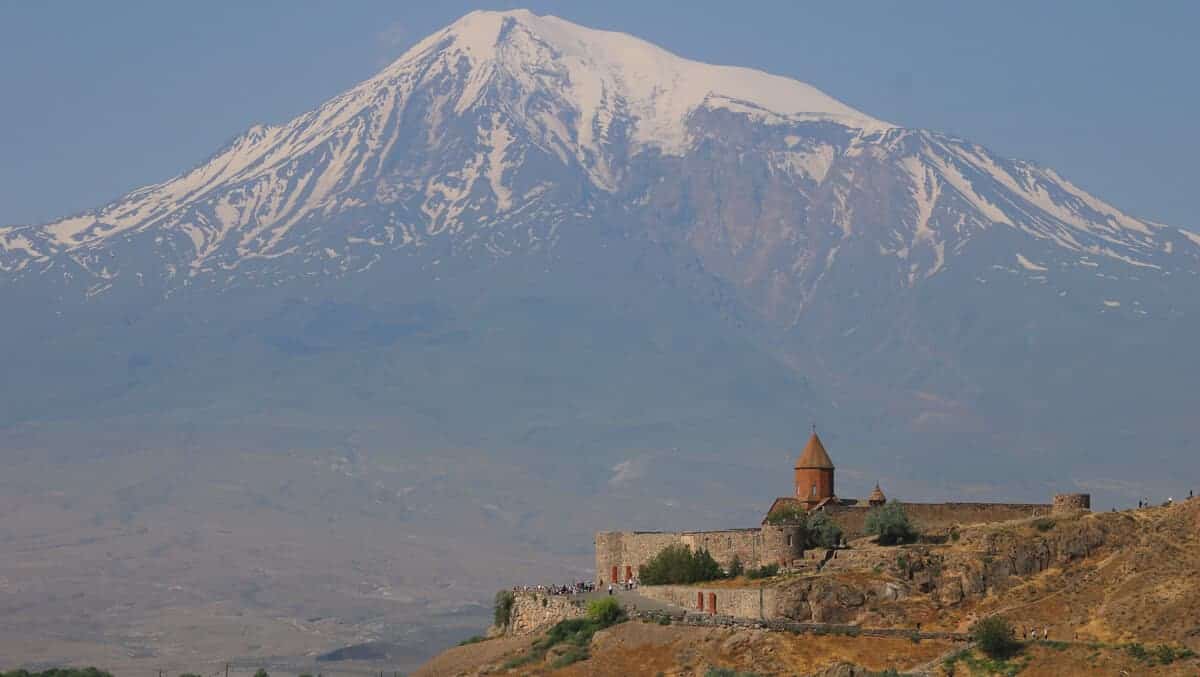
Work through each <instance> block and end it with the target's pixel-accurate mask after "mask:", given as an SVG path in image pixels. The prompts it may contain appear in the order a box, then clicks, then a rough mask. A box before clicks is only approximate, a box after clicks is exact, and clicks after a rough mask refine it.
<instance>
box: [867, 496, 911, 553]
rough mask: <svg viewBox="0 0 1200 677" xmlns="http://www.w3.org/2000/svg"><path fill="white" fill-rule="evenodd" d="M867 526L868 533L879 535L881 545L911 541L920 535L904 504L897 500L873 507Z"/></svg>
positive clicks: (868, 514)
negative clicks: (909, 518) (909, 519)
mask: <svg viewBox="0 0 1200 677" xmlns="http://www.w3.org/2000/svg"><path fill="white" fill-rule="evenodd" d="M865 527H866V531H867V533H868V534H871V535H873V536H878V537H879V544H880V545H896V544H897V543H911V542H913V541H915V540H916V539H917V536H918V532H917V529H916V527H914V526H913V525H912V522H909V521H908V515H907V514H906V513H905V512H904V506H903V505H901V504H900V503H899V502H897V501H889V502H888V503H886V504H884V505H880V506H876V507H874V508H871V511H870V512H868V513H867V520H866V525H865Z"/></svg>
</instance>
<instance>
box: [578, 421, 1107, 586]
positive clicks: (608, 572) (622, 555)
mask: <svg viewBox="0 0 1200 677" xmlns="http://www.w3.org/2000/svg"><path fill="white" fill-rule="evenodd" d="M835 473H836V468H835V466H834V464H833V459H832V458H831V457H830V456H829V452H828V451H826V449H825V445H824V443H822V442H821V438H820V437H819V436H818V435H817V431H816V430H815V429H814V430H813V431H812V435H811V436H810V437H809V438H808V442H807V443H806V444H805V445H804V449H803V450H802V451H801V452H800V456H799V458H798V459H797V460H796V463H795V466H794V467H793V478H794V479H793V482H794V486H793V492H792V495H791V496H783V497H780V498H776V499H775V500H774V502H772V503H771V506H770V507H769V508H768V509H767V512H766V513H765V514H764V516H763V519H762V522H761V524H760V525H759V526H757V527H752V528H746V529H724V530H719V531H679V532H665V531H601V532H598V533H597V534H596V538H595V546H596V551H595V552H596V577H597V579H598V580H599V581H600V583H601V584H607V583H610V582H612V583H619V582H622V581H626V580H630V579H632V578H634V577H636V575H637V571H638V567H640V566H641V565H642V564H644V563H646V562H647V561H648V560H649V559H650V558H652V557H654V556H655V555H656V554H658V553H659V552H660V551H661V550H662V549H663V548H665V547H667V546H669V545H674V544H679V543H682V544H684V545H687V546H688V547H690V548H692V549H693V550H697V549H701V548H703V549H707V550H708V551H709V553H710V554H711V555H712V556H713V558H714V559H716V560H717V562H718V563H720V564H721V566H723V567H727V566H729V564H730V563H731V562H732V561H733V558H734V557H735V556H736V557H737V558H739V559H740V560H741V561H742V562H743V563H744V564H745V565H746V566H762V565H765V564H778V565H780V566H783V567H787V566H791V565H792V564H793V563H795V562H797V561H798V560H800V559H802V558H803V557H804V543H805V533H804V528H803V527H801V526H797V525H792V524H787V523H786V522H782V523H777V524H772V523H771V520H770V519H769V517H770V515H772V514H778V511H795V510H799V511H804V512H808V513H812V512H816V511H820V512H824V513H825V514H827V515H829V517H830V518H831V519H833V521H834V522H836V523H837V524H838V526H840V527H841V528H842V530H843V532H844V533H845V534H846V536H847V538H858V537H861V536H863V535H864V531H863V525H864V522H865V520H866V516H867V513H868V512H869V510H870V509H871V508H872V507H875V506H879V505H882V504H884V503H885V502H886V501H887V498H886V497H885V496H884V493H883V490H882V489H881V488H880V487H879V485H878V484H876V485H875V489H874V491H872V492H871V494H870V496H868V497H867V498H866V499H853V498H841V497H839V496H838V495H837V493H836V491H835V484H834V477H835ZM1089 507H1090V498H1089V497H1088V495H1087V494H1064V495H1059V496H1055V497H1054V502H1053V503H909V502H905V503H904V510H905V512H906V513H907V514H908V516H909V519H910V520H912V521H913V522H914V523H915V524H916V525H917V527H918V528H919V529H922V530H937V529H943V528H948V527H950V526H952V525H955V524H977V523H981V522H1000V521H1006V520H1014V519H1023V518H1028V517H1036V516H1039V515H1047V514H1050V513H1051V512H1054V511H1056V510H1077V509H1085V510H1086V509H1088V508H1089Z"/></svg>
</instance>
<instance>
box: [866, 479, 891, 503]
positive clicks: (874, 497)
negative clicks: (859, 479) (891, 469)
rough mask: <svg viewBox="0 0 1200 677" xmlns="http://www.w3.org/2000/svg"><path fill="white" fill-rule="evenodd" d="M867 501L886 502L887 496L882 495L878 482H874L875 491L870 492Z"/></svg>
mask: <svg viewBox="0 0 1200 677" xmlns="http://www.w3.org/2000/svg"><path fill="white" fill-rule="evenodd" d="M867 501H868V502H870V503H887V497H886V496H884V495H883V489H880V488H879V482H876V483H875V491H872V492H871V497H870V498H868V499H867Z"/></svg>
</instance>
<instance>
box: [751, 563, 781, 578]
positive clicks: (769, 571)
mask: <svg viewBox="0 0 1200 677" xmlns="http://www.w3.org/2000/svg"><path fill="white" fill-rule="evenodd" d="M778 573H779V565H778V564H764V565H763V566H761V567H758V568H757V569H747V570H746V578H749V579H752V580H757V579H759V578H770V577H772V576H775V575H777V574H778Z"/></svg>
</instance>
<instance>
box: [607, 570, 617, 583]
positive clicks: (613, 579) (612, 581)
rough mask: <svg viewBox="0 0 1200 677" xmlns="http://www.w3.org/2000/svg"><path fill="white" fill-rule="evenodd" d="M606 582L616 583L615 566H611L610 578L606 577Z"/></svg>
mask: <svg viewBox="0 0 1200 677" xmlns="http://www.w3.org/2000/svg"><path fill="white" fill-rule="evenodd" d="M608 582H609V583H616V582H617V568H616V567H613V568H612V578H610V579H608Z"/></svg>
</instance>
